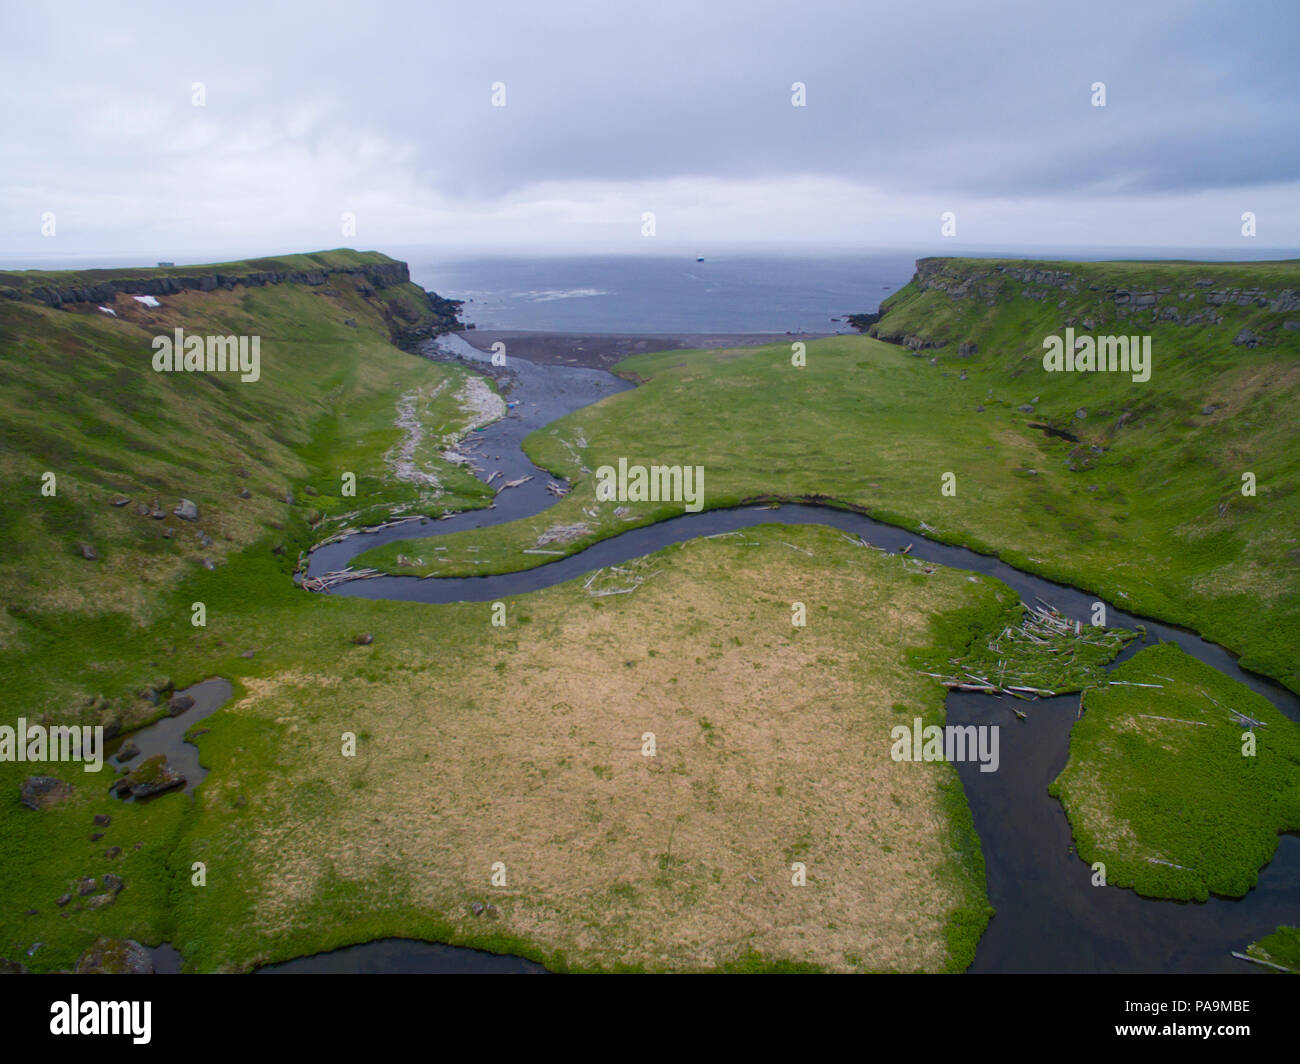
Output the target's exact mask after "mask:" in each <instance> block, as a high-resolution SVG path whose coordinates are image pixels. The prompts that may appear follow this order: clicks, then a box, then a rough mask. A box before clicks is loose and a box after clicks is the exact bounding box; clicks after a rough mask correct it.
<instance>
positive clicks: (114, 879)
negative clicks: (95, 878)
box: [101, 872, 126, 894]
mask: <svg viewBox="0 0 1300 1064" xmlns="http://www.w3.org/2000/svg"><path fill="white" fill-rule="evenodd" d="M101 882H102V883H103V884H104V886H105V887H106V888H107V889H108V890H111V891H112V892H113V893H114V894H120V893H122V888H123V887H125V886H126V880H124V879H123V878H122V877H121V876H115V875H113V873H112V872H105V873H104V876H103V879H102V880H101Z"/></svg>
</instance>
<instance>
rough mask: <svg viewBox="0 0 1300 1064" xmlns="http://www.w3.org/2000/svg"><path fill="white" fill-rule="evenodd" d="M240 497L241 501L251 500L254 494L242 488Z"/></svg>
mask: <svg viewBox="0 0 1300 1064" xmlns="http://www.w3.org/2000/svg"><path fill="white" fill-rule="evenodd" d="M239 497H240V498H241V499H251V498H252V497H253V493H252V492H251V491H249V490H248V489H247V488H240V489H239Z"/></svg>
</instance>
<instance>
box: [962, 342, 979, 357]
mask: <svg viewBox="0 0 1300 1064" xmlns="http://www.w3.org/2000/svg"><path fill="white" fill-rule="evenodd" d="M979 349H980V345H979V344H973V343H970V342H969V341H967V342H965V343H960V344H958V345H957V357H958V358H970V357H971V355H973V354H975V353H976V352H978V351H979Z"/></svg>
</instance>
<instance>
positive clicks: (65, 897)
mask: <svg viewBox="0 0 1300 1064" xmlns="http://www.w3.org/2000/svg"><path fill="white" fill-rule="evenodd" d="M71 900H72V895H71V894H60V895H59V896H58V898H57V899H56V900H55V902H54V904H55V905H57V906H58V907H59V908H60V909H62V908H63V907H64V906H65V905H67V904H68V902H70V901H71Z"/></svg>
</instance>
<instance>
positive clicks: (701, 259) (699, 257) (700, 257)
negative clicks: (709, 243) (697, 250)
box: [695, 255, 704, 262]
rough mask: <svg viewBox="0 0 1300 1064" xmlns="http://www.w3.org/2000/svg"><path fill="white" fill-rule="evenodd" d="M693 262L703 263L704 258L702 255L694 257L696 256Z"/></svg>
mask: <svg viewBox="0 0 1300 1064" xmlns="http://www.w3.org/2000/svg"><path fill="white" fill-rule="evenodd" d="M695 261H696V262H703V261H704V256H703V255H696V256H695Z"/></svg>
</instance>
